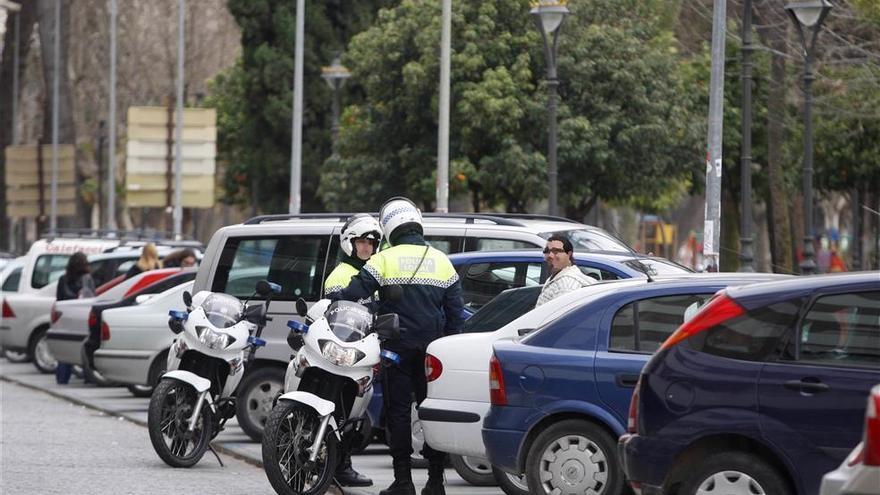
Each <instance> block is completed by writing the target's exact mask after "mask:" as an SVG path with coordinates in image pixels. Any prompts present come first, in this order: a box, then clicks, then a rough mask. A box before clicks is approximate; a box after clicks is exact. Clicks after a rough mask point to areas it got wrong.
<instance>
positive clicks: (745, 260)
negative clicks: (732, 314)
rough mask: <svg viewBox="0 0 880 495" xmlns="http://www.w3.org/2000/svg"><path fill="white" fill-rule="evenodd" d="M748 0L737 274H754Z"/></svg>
mask: <svg viewBox="0 0 880 495" xmlns="http://www.w3.org/2000/svg"><path fill="white" fill-rule="evenodd" d="M754 50H755V49H754V47H753V46H752V0H745V1H744V2H743V19H742V158H741V161H740V169H741V170H740V172H741V182H742V197H741V198H740V203H742V224H741V226H740V231H741V232H740V237H739V261H740V265H739V271H741V272H753V271H755V259H754V255H753V254H752V52H753V51H754Z"/></svg>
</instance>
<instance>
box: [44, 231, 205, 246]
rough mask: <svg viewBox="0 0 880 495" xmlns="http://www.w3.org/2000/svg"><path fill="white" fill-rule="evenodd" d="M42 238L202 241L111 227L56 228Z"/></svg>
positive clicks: (173, 243) (169, 242)
mask: <svg viewBox="0 0 880 495" xmlns="http://www.w3.org/2000/svg"><path fill="white" fill-rule="evenodd" d="M40 238H41V239H46V240H47V241H53V240H55V239H90V238H94V239H104V240H113V241H120V244H125V243H126V242H131V241H148V242H155V243H157V244H162V245H164V246H177V245H179V246H189V247H199V246H202V243H201V242H199V241H197V240H195V239H192V238H190V237H183V238H182V239H181V240H174V235H173V234H172V233H170V232H164V231H159V230H109V229H56V230H55V232H54V233H49V232H43V233H42V235H41V236H40Z"/></svg>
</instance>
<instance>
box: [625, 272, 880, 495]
mask: <svg viewBox="0 0 880 495" xmlns="http://www.w3.org/2000/svg"><path fill="white" fill-rule="evenodd" d="M878 381H880V273H878V272H872V273H859V274H846V275H821V276H813V277H801V278H797V279H790V280H786V281H780V282H770V283H765V284H756V285H752V286H748V287H738V288H731V289H728V290H726V291H724V292H722V293H721V294H720V295H719V296H717V297H716V298H715V299H713V300H712V301H711V302H710V303H709V304H708V305H706V307H704V308H703V309H702V310H701V311H700V313H699V314H698V315H697V316H695V317H694V318H693V319H691V320H690V321H688V322H687V323H686V324H684V325H682V326H681V328H679V329H678V330H677V331H676V333H675V334H674V335H673V336H672V337H670V338H669V340H667V341H666V342H665V343H664V344H663V346H662V348H661V349H660V350H659V351H658V352H657V354H655V355H654V356H653V357H652V358H651V360H650V362H649V363H648V364H647V365H646V366H645V369H644V371H643V372H642V375H641V378H640V382H639V386H638V387H637V388H636V391H635V394H634V396H633V400H632V406H631V408H630V412H629V420H628V423H629V431H630V433H629V434H628V435H627V436H624V437H622V438H621V439H620V443H619V448H620V457H621V461H622V463H623V465H624V470H625V472H626V475H627V478H628V479H629V480H631V481H630V484H631V486H632V487H633V488H634V489H635V491H636V493H638V494H645V495H657V494H661V493H662V494H672V493H675V494H680V495H693V494H696V493H700V494H707V495H710V494H722V493H723V494H728V493H736V494H739V493H744V494H752V493H755V494H758V493H763V494H767V495H794V494H801V495H816V494H817V493H818V492H819V484H820V481H821V479H822V475H823V474H824V473H826V472H828V471H831V470H833V469H835V468H836V467H837V466H838V465H839V464H840V463H841V461H843V459H844V458H845V457H846V455H847V453H848V452H849V451H850V450H851V449H852V448H853V447H854V446H855V445H856V444H857V443H858V442H859V440H860V437H861V433H862V426H863V422H864V414H865V413H864V411H865V401H866V399H867V397H868V394H869V391H870V389H871V387H872V386H873V385H874V384H876V383H877V382H878Z"/></svg>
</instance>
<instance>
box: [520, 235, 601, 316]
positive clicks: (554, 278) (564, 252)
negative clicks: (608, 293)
mask: <svg viewBox="0 0 880 495" xmlns="http://www.w3.org/2000/svg"><path fill="white" fill-rule="evenodd" d="M544 259H545V260H546V261H547V265H548V266H549V267H550V278H548V279H547V281H546V282H544V288H543V289H541V295H540V296H538V302H537V303H536V304H535V307H536V308H537V307H538V306H540V305H542V304H544V303H545V302H547V301H549V300H551V299H554V298H556V297H558V296H560V295H562V294H565V293H566V292H571V291H573V290H575V289H580V288H581V287H586V286H588V285H591V284H594V283H596V280H595V279H593V278H592V277H589V276H587V275H584V272H582V271H581V269H580V268H578V267H577V265H575V264H574V249H573V247H572V245H571V241H569V240H568V239H566V238H565V237H563V236H561V235H552V236H550V237H549V238H548V239H547V246H546V247H545V248H544Z"/></svg>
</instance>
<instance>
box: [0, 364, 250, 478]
mask: <svg viewBox="0 0 880 495" xmlns="http://www.w3.org/2000/svg"><path fill="white" fill-rule="evenodd" d="M0 381H3V382H7V383H11V384H13V385H18V386H19V387H24V388H27V389H30V390H34V391H37V392H42V393H44V394H46V395H49V396H52V397H55V398H56V399H61V400H64V401H67V402H70V403H72V404H76V405H78V406H82V407H85V408H87V409H91V410H93V411H97V412H100V413H102V414H104V415H105V416H109V417H112V418H117V419H121V420H123V421H127V422H129V423H132V424H135V425H138V426H142V427H144V428H146V427H147V423H146V421H140V420H137V419H132V418H129V417H127V416H125V415H122V414H119V413H117V412H114V411H111V410H109V409H104V408H102V407H98V406H95V405H94V404H90V403H88V402H85V401H83V400H80V399H77V398H76V397H71V396H69V395H65V394H62V393H59V392H56V391H54V390H49V389H45V388H42V387H40V386H37V385H33V384H31V383H27V382H24V381H21V380H18V379H16V378H12V377H10V376H6V375H0ZM211 449H213V450H215V451H216V452H217V453H219V454H223V455H227V456H229V457H232V458H233V459H238V460H239V461H242V462H244V463H246V464H250V465H251V466H254V467H258V468H260V469H262V468H263V460H262V459H254V458H253V457H250V456H246V455H243V454H240V453H238V452H235V451H233V450H231V449H227V448H226V447H224V446H222V445H220V444H216V443H215V442H211Z"/></svg>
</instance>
